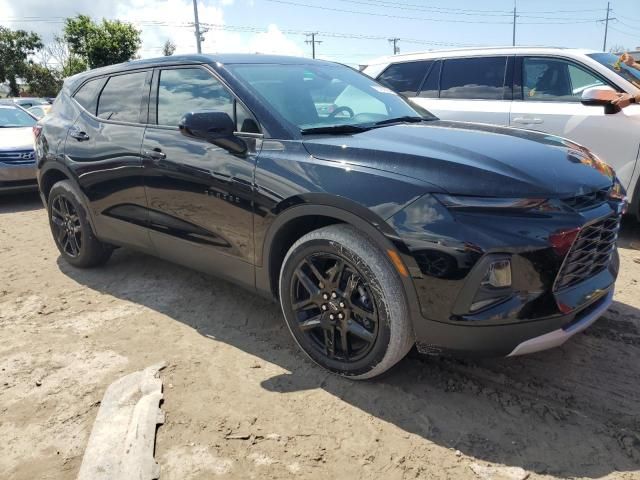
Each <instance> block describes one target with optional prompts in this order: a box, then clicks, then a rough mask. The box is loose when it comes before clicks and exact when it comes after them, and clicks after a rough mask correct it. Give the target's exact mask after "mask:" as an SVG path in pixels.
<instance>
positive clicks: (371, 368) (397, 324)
mask: <svg viewBox="0 0 640 480" xmlns="http://www.w3.org/2000/svg"><path fill="white" fill-rule="evenodd" d="M280 303H281V306H282V311H283V313H284V316H285V319H286V322H287V325H288V327H289V330H290V331H291V334H292V335H293V337H294V339H295V340H296V342H297V343H298V345H299V346H300V348H301V349H302V350H303V351H304V352H305V353H306V354H307V355H308V356H309V357H310V358H311V359H312V360H313V361H314V362H316V363H317V364H319V365H320V366H322V367H324V368H326V369H327V370H330V371H332V372H334V373H337V374H339V375H342V376H345V377H349V378H353V379H366V378H372V377H375V376H377V375H380V374H381V373H383V372H385V371H386V370H388V369H389V368H391V367H392V366H393V365H395V364H396V363H397V362H398V361H400V360H401V359H402V358H403V357H404V356H405V355H406V354H407V352H408V351H409V349H410V348H411V346H412V345H413V343H414V336H413V331H412V329H411V324H410V321H409V315H408V309H407V303H406V299H405V295H404V291H403V288H402V283H401V281H400V278H399V276H398V273H397V272H396V271H395V269H394V268H393V266H392V264H391V262H390V261H389V260H388V259H387V257H386V256H385V254H384V253H383V252H382V251H381V250H380V249H379V248H378V247H377V246H376V245H375V244H374V243H373V242H372V241H371V240H370V239H369V238H368V237H367V236H365V235H364V234H362V233H360V232H359V231H358V230H356V229H355V228H353V227H351V226H349V225H331V226H328V227H324V228H321V229H318V230H315V231H313V232H310V233H308V234H307V235H305V236H303V237H302V238H300V239H299V240H298V241H297V242H296V243H295V244H294V245H293V246H292V247H291V249H290V250H289V252H288V253H287V255H286V257H285V259H284V262H283V264H282V269H281V271H280Z"/></svg>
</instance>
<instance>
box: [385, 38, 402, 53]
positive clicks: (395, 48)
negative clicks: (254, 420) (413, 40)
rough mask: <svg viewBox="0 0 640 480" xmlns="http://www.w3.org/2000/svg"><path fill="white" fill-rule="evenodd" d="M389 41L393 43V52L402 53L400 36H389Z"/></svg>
mask: <svg viewBox="0 0 640 480" xmlns="http://www.w3.org/2000/svg"><path fill="white" fill-rule="evenodd" d="M388 40H389V43H392V44H393V54H394V55H398V54H399V53H400V47H399V46H398V42H399V41H400V39H399V38H389V39H388Z"/></svg>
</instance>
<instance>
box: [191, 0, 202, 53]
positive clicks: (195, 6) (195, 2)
mask: <svg viewBox="0 0 640 480" xmlns="http://www.w3.org/2000/svg"><path fill="white" fill-rule="evenodd" d="M193 19H194V20H195V26H196V48H197V50H198V53H202V45H201V43H200V42H202V36H201V34H200V21H199V20H198V0H193Z"/></svg>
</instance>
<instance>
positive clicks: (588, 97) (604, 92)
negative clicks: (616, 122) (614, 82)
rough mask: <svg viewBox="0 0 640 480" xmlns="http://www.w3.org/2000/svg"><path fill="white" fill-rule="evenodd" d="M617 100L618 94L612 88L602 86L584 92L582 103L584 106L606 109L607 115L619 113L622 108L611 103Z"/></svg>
mask: <svg viewBox="0 0 640 480" xmlns="http://www.w3.org/2000/svg"><path fill="white" fill-rule="evenodd" d="M616 98H618V92H616V91H615V90H614V89H613V88H611V87H607V86H602V87H591V88H587V89H586V90H585V91H583V92H582V98H581V99H580V101H581V102H582V104H583V105H589V106H591V105H594V106H600V107H604V109H605V113H617V112H619V111H620V108H619V107H616V106H615V105H613V104H612V103H611V102H612V101H613V100H615V99H616Z"/></svg>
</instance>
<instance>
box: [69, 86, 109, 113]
mask: <svg viewBox="0 0 640 480" xmlns="http://www.w3.org/2000/svg"><path fill="white" fill-rule="evenodd" d="M103 84H104V79H103V78H95V79H93V80H89V81H88V82H87V83H85V84H84V85H82V86H81V87H80V89H79V90H78V91H77V92H76V94H75V95H74V96H73V98H75V99H76V102H78V103H79V104H80V105H82V108H84V109H85V110H86V111H87V112H91V113H92V114H93V115H95V114H96V106H97V105H98V94H99V93H100V88H102V85H103Z"/></svg>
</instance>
